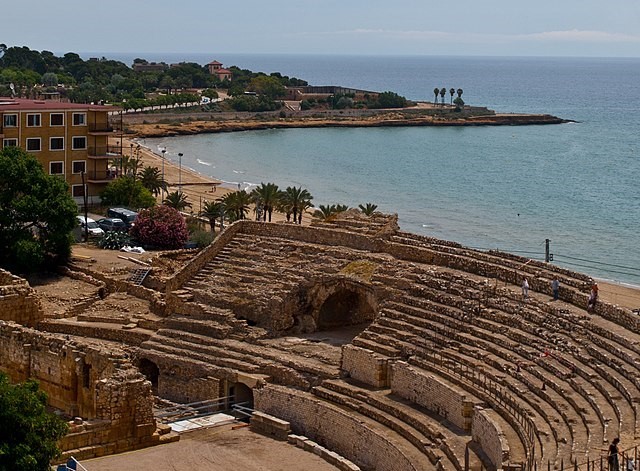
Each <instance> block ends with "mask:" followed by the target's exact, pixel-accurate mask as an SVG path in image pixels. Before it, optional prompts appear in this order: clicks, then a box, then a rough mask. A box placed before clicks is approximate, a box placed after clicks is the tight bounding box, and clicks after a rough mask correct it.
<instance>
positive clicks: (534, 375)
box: [0, 213, 640, 471]
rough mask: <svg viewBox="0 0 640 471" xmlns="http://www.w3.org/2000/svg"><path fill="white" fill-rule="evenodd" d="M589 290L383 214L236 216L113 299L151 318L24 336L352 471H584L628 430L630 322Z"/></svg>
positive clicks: (632, 386)
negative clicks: (251, 419) (252, 419)
mask: <svg viewBox="0 0 640 471" xmlns="http://www.w3.org/2000/svg"><path fill="white" fill-rule="evenodd" d="M524 276H526V277H527V278H528V280H529V284H530V287H531V290H530V297H529V299H528V300H526V301H525V300H523V299H522V296H521V293H520V288H519V287H520V282H521V280H522V278H523V277H524ZM554 278H558V279H559V281H560V283H561V289H560V301H558V302H551V299H552V298H551V296H552V291H551V280H553V279H554ZM102 281H103V282H104V283H106V284H109V283H108V280H102ZM121 283H125V282H121ZM591 283H592V280H591V279H590V278H589V277H587V276H585V275H582V274H579V273H574V272H571V271H569V270H565V269H561V268H559V267H555V266H553V265H550V264H545V263H542V262H536V261H530V260H527V259H524V258H521V257H517V256H514V255H511V254H505V253H501V252H495V251H490V252H480V251H476V250H471V249H468V248H465V247H462V246H460V245H459V244H456V243H453V242H449V241H442V240H438V239H434V238H429V237H423V236H417V235H413V234H408V233H404V232H401V231H399V229H398V227H397V218H395V217H385V216H381V215H376V216H374V217H373V218H371V219H369V218H366V217H364V216H362V215H356V214H355V213H349V214H346V215H344V217H336V218H335V219H334V220H333V221H324V222H322V223H317V224H315V225H314V226H311V227H301V226H298V225H290V224H270V223H262V222H253V221H240V222H237V223H234V224H233V225H231V226H230V227H228V228H227V229H226V230H225V231H224V232H223V233H222V234H220V235H219V236H218V238H216V240H215V241H214V242H213V243H212V244H211V245H210V246H209V247H207V248H206V249H204V250H202V251H200V252H199V253H198V254H197V255H195V256H194V257H193V258H192V259H191V260H190V261H189V262H188V263H186V264H185V265H184V266H183V267H182V268H181V269H179V270H177V271H175V272H174V273H172V274H171V276H167V277H164V278H163V277H161V276H159V275H154V279H153V283H152V284H151V285H149V286H147V287H146V288H140V289H138V290H136V289H129V288H127V292H130V293H132V294H135V293H140V296H144V298H145V299H147V300H149V302H150V303H151V305H152V306H153V307H154V311H155V312H156V313H157V314H158V315H159V316H161V318H160V319H159V320H156V321H154V322H149V323H148V325H145V326H144V328H131V329H130V330H127V329H124V330H123V329H118V328H113V327H110V326H105V325H104V324H101V323H100V322H96V323H95V325H87V323H84V324H83V325H81V326H80V325H78V326H75V325H74V324H73V323H72V322H69V321H68V320H66V319H65V322H64V323H63V322H53V321H50V320H47V321H44V322H41V323H40V325H41V326H43V327H44V328H47V329H49V330H58V331H60V332H64V333H65V334H68V335H81V336H82V335H85V336H91V337H94V338H99V339H107V340H117V341H118V342H121V343H122V344H123V345H127V348H128V349H129V351H130V352H131V353H132V355H133V363H134V364H135V365H136V366H137V367H138V368H139V370H140V371H141V372H142V374H143V375H144V376H145V377H146V379H147V380H148V382H147V383H144V382H143V384H147V385H148V387H149V391H153V393H155V394H157V395H159V396H160V397H162V398H164V399H168V400H171V401H175V402H194V401H202V400H207V399H216V398H221V397H224V398H228V402H250V403H251V402H252V403H253V406H254V408H255V409H256V410H258V411H260V412H261V413H264V414H267V415H269V416H273V417H274V418H275V419H274V420H271V419H270V420H269V421H267V422H265V421H264V420H263V421H262V422H261V423H260V426H258V428H260V427H262V428H265V429H271V430H273V428H272V426H273V424H279V423H280V422H278V421H277V419H280V420H282V421H285V422H286V423H287V424H289V425H290V427H291V430H292V432H293V433H294V434H296V435H304V436H305V437H307V439H309V440H311V441H313V443H315V444H316V445H317V446H318V447H321V448H322V449H324V450H330V451H334V452H336V453H337V454H339V455H341V456H343V457H344V458H345V459H348V460H350V461H352V462H353V463H355V465H357V466H359V467H361V468H362V469H374V468H375V469H377V470H412V469H450V470H457V471H462V470H466V469H481V468H484V469H488V470H497V469H515V468H524V469H525V470H526V471H530V470H533V469H536V468H537V467H540V468H543V467H548V468H554V469H559V468H560V467H561V465H562V464H564V465H565V466H566V465H567V464H568V463H577V464H578V465H579V467H583V466H584V467H586V465H585V463H586V462H587V460H592V459H593V458H594V457H597V456H599V453H600V450H601V448H602V446H603V443H606V442H608V441H610V440H611V439H612V438H613V437H616V436H619V437H620V438H621V440H622V442H623V443H624V444H625V446H631V445H633V444H635V442H634V440H635V437H636V436H637V434H638V431H639V425H640V424H639V420H640V417H639V415H638V403H637V398H638V397H640V381H639V380H638V378H637V358H638V357H639V356H640V347H638V345H640V320H639V318H638V317H637V316H636V315H634V314H633V313H632V312H631V311H628V310H625V309H622V308H620V307H618V306H612V305H608V304H606V303H604V302H600V303H598V305H597V306H596V309H595V311H594V312H593V313H587V312H586V310H585V307H586V303H587V297H588V291H589V288H590V286H591ZM112 286H116V285H115V284H113V283H112ZM154 287H155V289H154ZM124 288H126V285H123V288H122V289H124ZM158 288H161V289H165V291H164V292H160V291H158ZM118 289H120V288H118ZM79 317H80V316H79ZM82 318H83V319H85V318H90V316H83V317H82ZM100 320H102V318H100ZM78 324H80V322H78ZM110 325H112V324H110ZM123 327H126V326H123ZM134 327H136V326H135V325H134ZM0 335H5V334H3V333H2V331H0ZM12 348H13V349H14V350H15V351H19V349H18V347H12ZM16 349H17V350H16ZM19 356H20V355H18V354H16V353H13V354H10V355H9V357H7V358H6V359H3V363H0V364H4V361H7V362H9V361H15V360H12V358H14V357H16V358H17V357H19ZM36 356H37V355H36ZM49 361H50V360H49V359H47V360H46V362H43V363H42V364H43V365H44V364H48V362H49ZM116 363H118V362H116ZM15 369H16V372H18V370H19V369H18V368H15ZM114 371H115V370H114ZM127 371H128V370H127ZM20 374H22V375H23V376H24V375H26V374H27V373H24V372H23V373H20ZM20 374H18V376H20ZM29 374H30V373H29ZM78 374H80V376H78V378H83V377H82V371H80V372H79V373H78V372H76V375H78ZM45 379H46V378H45ZM94 379H95V380H98V378H97V377H96V378H93V377H92V378H91V381H94ZM136 384H138V383H136ZM99 390H100V389H99V388H97V387H96V391H99ZM132 390H135V388H133V389H132ZM123 394H124V393H123ZM55 395H57V396H58V397H62V398H63V400H62V403H65V404H66V403H67V402H69V403H70V404H71V403H72V402H70V401H71V399H73V398H74V397H76V396H73V395H72V394H70V392H69V391H67V390H60V391H57V392H56V393H55ZM71 396H73V397H71ZM99 397H102V396H99ZM142 397H148V393H144V394H142ZM75 400H76V402H78V400H77V399H75ZM61 405H62V404H61ZM77 407H80V406H77ZM140 407H142V406H140ZM105 414H106V412H105ZM142 416H145V415H144V414H142ZM136 417H138V415H136ZM145 417H146V416H145ZM112 420H113V418H112ZM133 423H140V420H138V419H136V420H134V421H133ZM142 423H146V422H144V420H142ZM270 427H271V428H270ZM276 428H277V426H276ZM142 429H144V427H142ZM287 431H288V429H287ZM355 465H354V466H355Z"/></svg>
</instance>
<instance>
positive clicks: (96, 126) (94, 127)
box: [89, 123, 114, 132]
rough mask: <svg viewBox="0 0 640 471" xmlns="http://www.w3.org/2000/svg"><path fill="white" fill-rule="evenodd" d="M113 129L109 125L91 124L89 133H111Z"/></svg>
mask: <svg viewBox="0 0 640 471" xmlns="http://www.w3.org/2000/svg"><path fill="white" fill-rule="evenodd" d="M113 130H114V127H113V126H112V125H111V124H109V123H91V124H89V132H113Z"/></svg>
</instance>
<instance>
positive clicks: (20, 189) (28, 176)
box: [0, 147, 78, 271]
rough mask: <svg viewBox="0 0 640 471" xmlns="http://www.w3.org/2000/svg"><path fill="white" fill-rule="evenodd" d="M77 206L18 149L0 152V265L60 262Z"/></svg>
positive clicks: (68, 244) (67, 252) (64, 256)
mask: <svg viewBox="0 0 640 471" xmlns="http://www.w3.org/2000/svg"><path fill="white" fill-rule="evenodd" d="M77 214H78V208H77V206H76V204H75V203H74V201H73V199H72V198H71V195H70V194H69V188H68V186H67V184H66V183H65V181H64V180H62V179H60V178H58V177H56V176H52V175H47V174H45V173H44V171H43V169H42V166H41V165H40V163H39V162H38V161H37V160H36V158H35V157H33V156H32V155H31V154H28V153H27V152H25V151H24V150H22V149H20V148H19V147H6V148H4V149H3V150H1V151H0V264H1V265H3V266H6V267H15V268H17V269H18V270H24V271H34V270H38V269H40V268H42V267H43V266H46V265H49V264H52V263H53V264H58V263H65V262H66V261H67V259H68V257H69V255H70V254H71V243H72V239H71V231H72V230H73V228H74V227H75V226H76V224H77V222H76V219H75V216H76V215H77Z"/></svg>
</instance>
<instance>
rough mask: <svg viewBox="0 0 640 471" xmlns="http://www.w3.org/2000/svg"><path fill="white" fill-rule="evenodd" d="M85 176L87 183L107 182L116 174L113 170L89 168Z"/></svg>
mask: <svg viewBox="0 0 640 471" xmlns="http://www.w3.org/2000/svg"><path fill="white" fill-rule="evenodd" d="M85 176H86V177H87V183H109V182H111V181H113V180H114V179H115V178H116V177H117V176H118V175H117V172H116V171H113V170H89V171H88V172H87V173H86V174H85Z"/></svg>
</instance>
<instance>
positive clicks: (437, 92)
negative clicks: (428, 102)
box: [433, 87, 440, 105]
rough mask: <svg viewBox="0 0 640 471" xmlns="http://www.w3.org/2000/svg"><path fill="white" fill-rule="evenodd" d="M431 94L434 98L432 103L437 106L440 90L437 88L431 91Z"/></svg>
mask: <svg viewBox="0 0 640 471" xmlns="http://www.w3.org/2000/svg"><path fill="white" fill-rule="evenodd" d="M433 93H434V95H435V96H436V98H435V100H434V103H435V104H436V105H437V104H438V95H440V89H439V88H438V87H436V88H434V89H433Z"/></svg>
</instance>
